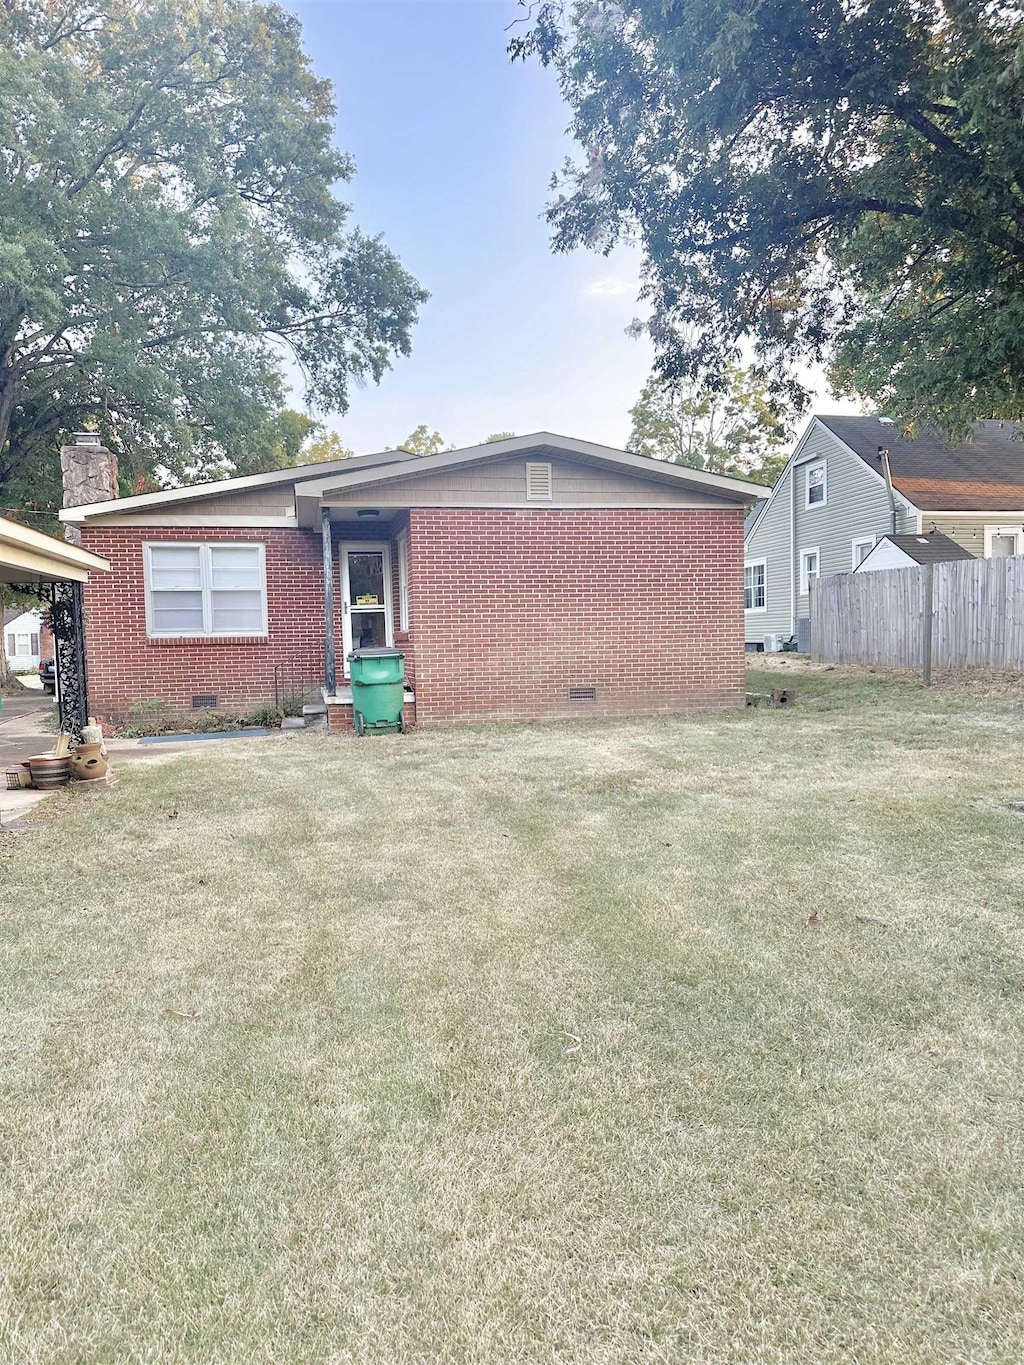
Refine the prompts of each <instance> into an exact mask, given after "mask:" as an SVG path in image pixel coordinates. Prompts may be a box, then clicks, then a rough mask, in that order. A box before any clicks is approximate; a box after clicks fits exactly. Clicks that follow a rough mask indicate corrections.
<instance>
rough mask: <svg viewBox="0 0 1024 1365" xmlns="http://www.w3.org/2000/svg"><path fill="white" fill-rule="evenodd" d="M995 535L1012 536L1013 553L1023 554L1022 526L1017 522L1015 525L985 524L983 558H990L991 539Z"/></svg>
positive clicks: (1023, 532)
mask: <svg viewBox="0 0 1024 1365" xmlns="http://www.w3.org/2000/svg"><path fill="white" fill-rule="evenodd" d="M996 536H1013V537H1014V542H1015V544H1016V547H1017V548H1016V549H1015V550H1014V552H1013V553H1014V554H1015V555H1024V526H1021V524H1020V523H1019V522H1018V523H1017V525H1015V526H986V527H985V558H986V559H991V558H992V541H993V540H994V539H995V537H996Z"/></svg>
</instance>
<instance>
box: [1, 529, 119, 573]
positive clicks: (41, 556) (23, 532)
mask: <svg viewBox="0 0 1024 1365" xmlns="http://www.w3.org/2000/svg"><path fill="white" fill-rule="evenodd" d="M109 568H110V562H109V561H108V560H106V559H104V558H103V557H102V555H94V554H92V553H91V552H90V551H89V550H83V549H82V548H81V547H80V546H78V545H71V544H69V543H68V542H67V541H66V540H57V538H56V537H55V536H47V535H44V534H43V532H42V531H34V530H33V529H32V528H31V527H30V526H22V525H21V523H20V522H18V521H8V520H7V519H6V518H4V517H0V583H88V581H89V574H90V573H103V572H106V571H107V570H109Z"/></svg>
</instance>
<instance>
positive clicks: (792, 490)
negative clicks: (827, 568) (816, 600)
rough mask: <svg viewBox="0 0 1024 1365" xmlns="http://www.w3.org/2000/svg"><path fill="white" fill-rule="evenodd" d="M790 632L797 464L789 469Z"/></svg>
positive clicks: (792, 631)
mask: <svg viewBox="0 0 1024 1365" xmlns="http://www.w3.org/2000/svg"><path fill="white" fill-rule="evenodd" d="M789 633H790V635H791V636H793V635H796V465H793V466H792V467H791V468H790V471H789Z"/></svg>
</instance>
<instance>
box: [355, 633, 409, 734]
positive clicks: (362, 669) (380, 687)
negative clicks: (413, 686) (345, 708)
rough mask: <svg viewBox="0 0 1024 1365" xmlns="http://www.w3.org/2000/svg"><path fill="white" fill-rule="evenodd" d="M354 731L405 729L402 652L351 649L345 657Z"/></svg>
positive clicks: (363, 732)
mask: <svg viewBox="0 0 1024 1365" xmlns="http://www.w3.org/2000/svg"><path fill="white" fill-rule="evenodd" d="M348 662H349V666H350V670H351V679H352V719H353V721H354V723H355V727H356V734H357V735H365V734H366V732H367V730H384V731H390V730H401V731H402V732H403V733H404V732H405V717H404V716H403V715H402V702H403V701H404V699H405V655H404V654H403V653H402V651H401V650H400V649H354V650H353V651H352V653H351V654H350V655H349V656H348Z"/></svg>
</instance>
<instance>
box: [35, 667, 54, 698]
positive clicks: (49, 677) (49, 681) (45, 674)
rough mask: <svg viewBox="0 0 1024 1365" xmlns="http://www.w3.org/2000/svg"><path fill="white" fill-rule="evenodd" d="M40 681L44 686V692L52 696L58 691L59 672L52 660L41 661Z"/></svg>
mask: <svg viewBox="0 0 1024 1365" xmlns="http://www.w3.org/2000/svg"><path fill="white" fill-rule="evenodd" d="M39 681H40V682H41V683H42V684H43V691H44V692H49V693H50V695H51V696H52V695H53V694H54V693H55V692H56V691H57V670H56V668H54V665H53V660H52V659H40V660H39Z"/></svg>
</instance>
